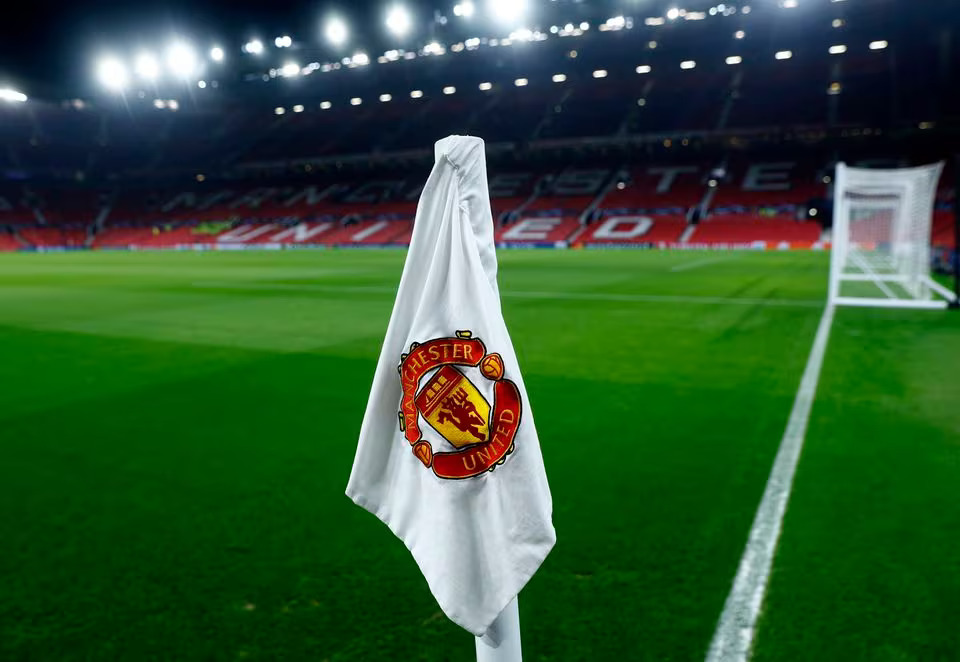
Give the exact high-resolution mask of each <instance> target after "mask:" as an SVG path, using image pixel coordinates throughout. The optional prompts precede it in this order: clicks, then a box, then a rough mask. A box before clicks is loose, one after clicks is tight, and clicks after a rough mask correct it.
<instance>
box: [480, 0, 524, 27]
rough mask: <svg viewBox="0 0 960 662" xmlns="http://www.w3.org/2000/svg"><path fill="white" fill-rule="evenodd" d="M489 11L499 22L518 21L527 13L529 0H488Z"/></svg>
mask: <svg viewBox="0 0 960 662" xmlns="http://www.w3.org/2000/svg"><path fill="white" fill-rule="evenodd" d="M487 11H488V12H489V13H490V16H491V17H492V18H493V19H494V20H495V21H497V22H498V23H504V24H511V23H516V22H517V21H519V20H520V19H521V18H523V16H524V15H525V14H526V13H527V0H487Z"/></svg>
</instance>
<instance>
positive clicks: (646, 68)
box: [637, 64, 653, 74]
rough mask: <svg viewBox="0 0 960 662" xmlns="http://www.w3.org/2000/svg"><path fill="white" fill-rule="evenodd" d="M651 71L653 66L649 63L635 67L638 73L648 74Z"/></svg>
mask: <svg viewBox="0 0 960 662" xmlns="http://www.w3.org/2000/svg"><path fill="white" fill-rule="evenodd" d="M651 71H653V67H651V66H650V65H649V64H641V65H640V66H639V67H637V73H638V74H648V73H650V72H651Z"/></svg>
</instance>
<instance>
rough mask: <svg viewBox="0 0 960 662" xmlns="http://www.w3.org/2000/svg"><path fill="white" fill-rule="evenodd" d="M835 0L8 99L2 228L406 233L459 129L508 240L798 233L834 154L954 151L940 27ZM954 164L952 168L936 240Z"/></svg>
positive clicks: (172, 236)
mask: <svg viewBox="0 0 960 662" xmlns="http://www.w3.org/2000/svg"><path fill="white" fill-rule="evenodd" d="M718 11H719V10H718ZM761 11H762V10H761ZM844 11H845V12H846V13H845V19H844V22H841V23H842V24H841V25H840V27H839V28H838V27H837V25H831V23H830V22H827V21H824V20H823V19H822V17H817V16H816V12H810V13H809V14H808V13H805V12H793V15H792V17H791V20H790V21H788V22H783V23H779V24H777V28H776V32H775V35H774V33H771V35H772V36H771V35H767V36H761V37H755V36H754V33H753V32H750V33H749V35H748V36H746V37H745V36H744V35H743V34H740V36H736V34H734V38H733V39H731V28H730V26H731V25H733V22H732V20H731V21H728V22H726V23H724V20H725V19H717V20H712V19H704V20H684V21H678V22H676V23H672V24H671V23H669V22H668V23H667V24H665V25H664V26H662V27H660V28H653V27H652V26H647V25H644V26H642V27H641V25H640V24H639V19H638V18H637V17H632V18H630V17H627V18H625V19H624V24H623V26H622V27H623V29H619V30H613V29H609V26H607V28H608V29H607V30H606V31H605V32H606V33H605V34H603V33H602V32H603V31H604V28H603V27H601V26H600V25H599V24H594V29H589V30H580V31H579V32H578V28H577V27H576V26H575V25H573V24H570V26H569V29H568V28H567V27H564V28H562V30H561V28H560V27H559V26H558V27H557V30H556V31H552V32H551V34H550V36H548V37H546V38H540V37H533V36H531V39H530V40H531V42H534V43H522V44H521V43H513V44H512V45H511V46H509V47H504V46H507V44H505V43H501V44H500V45H499V46H498V47H496V48H494V47H493V46H494V44H493V40H488V41H486V42H484V43H483V44H479V43H478V42H475V43H473V44H472V45H471V44H470V43H467V42H469V41H471V40H469V39H465V40H464V43H462V44H453V43H451V44H445V45H444V46H445V48H446V49H447V50H446V51H445V54H444V56H443V57H432V56H427V54H426V53H425V52H417V53H416V54H414V53H412V52H411V53H406V54H405V53H403V52H402V51H398V50H395V51H390V52H387V53H385V54H384V56H382V57H380V58H374V57H372V56H371V57H370V62H369V65H363V66H354V64H353V63H351V61H350V58H345V59H343V60H341V61H340V62H332V63H327V64H325V65H324V66H323V67H322V68H321V66H320V64H319V63H314V64H316V67H314V69H310V70H309V71H307V70H306V69H304V70H303V71H301V73H300V74H298V76H297V77H296V80H290V81H279V80H276V81H274V80H273V78H276V77H277V76H278V74H277V73H276V71H274V72H273V73H272V74H270V73H268V72H269V69H266V70H264V71H260V72H258V73H255V74H254V73H250V72H247V71H244V72H239V71H234V72H233V73H234V75H233V76H232V77H231V76H227V75H226V74H225V75H224V76H223V77H221V80H220V81H219V86H214V85H213V84H212V83H211V85H210V87H211V88H213V87H217V89H216V90H213V89H203V91H198V90H197V89H194V90H193V92H192V93H191V94H189V95H184V94H178V97H179V100H178V101H173V99H174V97H173V96H170V97H168V98H167V100H164V99H159V98H154V95H153V94H152V93H151V94H148V93H147V92H144V93H143V94H139V93H138V94H132V93H131V94H128V95H124V96H121V95H107V94H104V95H102V96H99V97H95V98H91V99H58V100H53V99H31V100H30V103H28V104H20V105H18V104H7V103H3V104H0V231H2V234H0V237H2V239H0V246H2V247H3V249H4V250H15V249H29V248H44V249H48V248H54V247H58V246H59V247H65V248H84V247H92V248H121V247H129V246H136V247H145V248H163V247H172V246H188V247H190V246H196V245H202V246H205V245H211V246H228V245H229V246H235V245H259V246H265V245H277V246H284V245H295V244H323V245H351V244H358V245H379V244H384V245H396V244H400V245H402V244H405V243H407V242H408V241H409V238H410V235H411V232H412V223H413V219H414V216H415V213H416V203H417V198H418V195H419V190H420V188H419V187H420V186H421V185H422V183H423V181H424V178H425V176H426V173H427V172H428V170H429V167H430V164H431V161H432V158H433V154H432V144H433V142H434V141H435V140H437V139H439V138H441V137H443V136H445V135H448V134H451V133H470V134H473V135H479V136H481V137H483V138H484V139H485V140H486V142H487V145H488V156H487V160H488V169H489V182H490V193H491V205H492V210H493V214H494V222H495V224H496V228H495V231H496V238H497V241H499V242H500V243H508V244H524V245H531V244H544V245H556V244H558V243H572V244H576V245H587V246H589V245H595V244H596V245H599V244H603V245H609V244H615V243H621V244H624V245H646V244H654V245H660V244H664V245H668V244H709V245H721V244H741V243H752V242H758V241H759V242H767V243H770V242H773V243H776V244H779V243H782V242H787V243H789V244H791V245H798V246H799V245H807V244H810V243H813V242H816V241H818V240H819V237H820V235H821V233H822V227H829V224H830V218H829V213H830V211H829V210H830V201H829V195H830V190H829V188H830V186H829V183H828V180H825V176H827V175H829V174H830V173H832V167H833V164H835V163H836V162H837V161H840V160H843V161H846V162H848V163H857V162H869V163H871V164H874V165H890V166H892V165H898V164H900V165H902V164H904V163H903V161H904V159H902V158H898V159H891V158H890V157H891V156H892V155H903V154H909V155H910V158H909V160H910V161H911V162H915V163H920V162H930V161H935V160H938V159H942V158H945V157H947V156H949V149H950V148H949V144H951V143H950V142H949V139H950V137H951V136H952V135H953V133H951V131H955V129H954V127H955V124H956V118H957V117H960V92H958V91H957V90H958V89H960V88H957V87H956V86H951V85H944V84H940V83H938V82H937V81H942V80H949V79H950V78H949V76H947V77H944V72H945V71H947V70H946V69H945V67H946V66H947V64H949V62H950V58H949V57H945V55H949V52H947V51H945V50H944V48H945V46H944V44H943V43H941V42H938V41H937V40H935V39H931V38H929V34H928V31H927V29H926V27H924V26H923V25H920V24H919V23H918V24H913V23H910V22H907V23H905V24H904V25H903V26H902V31H901V33H900V34H898V35H897V36H896V39H897V47H898V48H899V49H900V51H899V52H906V51H905V50H904V49H909V52H910V57H898V56H897V51H895V49H894V48H886V47H885V46H884V47H881V48H876V49H875V48H873V47H868V44H870V43H871V40H872V39H876V38H878V37H876V35H881V33H886V32H889V31H885V29H884V25H885V24H884V22H883V20H882V18H881V17H880V16H879V15H878V14H877V13H876V12H873V11H871V10H869V8H865V7H855V6H853V5H850V6H849V7H845V8H844ZM853 17H856V20H853ZM753 18H754V17H752V16H751V17H750V20H753ZM737 20H739V19H737ZM758 20H759V15H758ZM630 21H633V24H632V26H629V27H628V26H627V23H629V22H630ZM847 21H849V25H847ZM724 26H727V27H724ZM648 28H649V29H648ZM560 32H564V33H567V36H572V37H576V38H567V37H566V36H564V35H563V34H557V33H560ZM680 32H682V34H683V37H682V38H679V37H677V36H676V35H678V34H679V33H680ZM738 34H739V33H738ZM756 34H760V33H756ZM881 36H882V35H881ZM774 37H775V38H774ZM520 41H523V39H521V40H520ZM941 41H942V40H941ZM841 42H842V43H844V44H845V46H844V49H845V50H844V51H843V55H842V57H839V56H836V55H832V54H830V52H829V49H830V48H831V47H833V46H834V45H835V44H838V43H841ZM534 49H536V50H537V56H536V57H531V55H530V54H531V53H532V51H533V50H534ZM454 51H455V52H454ZM390 53H392V55H390ZM627 53H629V54H630V55H629V57H625V54H627ZM375 59H376V60H377V62H376V63H375V62H374V60H375ZM264 61H265V60H264ZM681 63H683V65H681ZM304 64H306V63H305V62H304V63H301V65H304ZM228 66H233V65H232V63H230V64H229V65H228ZM257 66H260V65H257ZM273 66H277V65H275V64H274V65H273ZM311 66H312V65H311ZM316 69H321V70H320V71H315V70H316ZM304 72H306V73H304ZM932 72H938V73H937V76H939V77H940V78H936V76H934V74H933V73H932ZM308 73H309V76H308V75H307V74H308ZM935 78H936V80H934V79H935ZM180 92H182V90H180ZM412 92H416V93H415V94H412ZM952 187H953V175H952V174H951V173H945V175H944V178H943V181H942V182H941V195H940V197H939V202H938V211H937V218H936V222H935V225H934V241H935V242H937V243H939V244H948V243H952V242H953V239H952V230H951V223H950V214H951V211H950V204H951V200H952V197H951V196H952ZM811 210H814V211H815V213H816V214H817V216H816V218H815V219H814V218H811V216H812V214H813V213H814V211H811Z"/></svg>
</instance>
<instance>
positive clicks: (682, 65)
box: [680, 60, 697, 69]
mask: <svg viewBox="0 0 960 662" xmlns="http://www.w3.org/2000/svg"><path fill="white" fill-rule="evenodd" d="M695 66H697V63H696V62H695V61H694V60H684V61H683V62H681V63H680V68H681V69H693V68H694V67H695Z"/></svg>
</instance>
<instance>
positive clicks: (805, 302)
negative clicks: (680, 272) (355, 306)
mask: <svg viewBox="0 0 960 662" xmlns="http://www.w3.org/2000/svg"><path fill="white" fill-rule="evenodd" d="M192 285H193V287H195V288H198V289H211V290H222V289H231V290H265V291H271V290H272V291H276V292H284V291H287V292H330V293H332V294H338V293H357V294H362V293H368V294H390V295H394V294H396V293H397V288H395V287H378V286H376V285H321V284H314V283H257V282H249V283H244V282H237V281H205V282H196V283H193V284H192ZM500 296H501V297H503V298H505V299H545V300H579V301H613V302H618V301H619V302H623V303H702V304H717V305H724V304H728V305H736V306H784V307H788V308H819V307H820V306H822V305H823V301H818V300H815V299H763V298H760V297H753V298H750V297H748V298H740V297H705V296H686V295H682V294H616V293H604V292H523V291H517V290H513V291H511V290H501V291H500Z"/></svg>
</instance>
